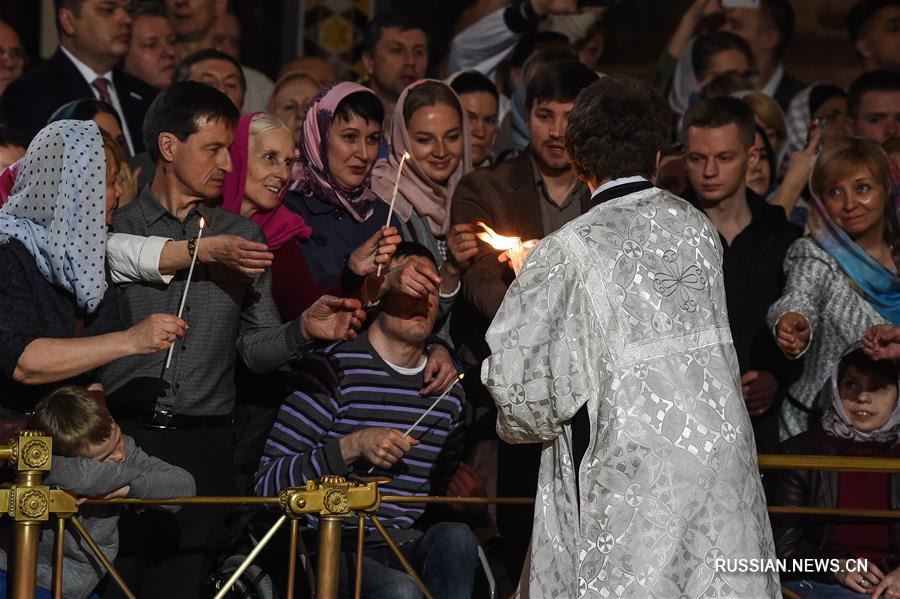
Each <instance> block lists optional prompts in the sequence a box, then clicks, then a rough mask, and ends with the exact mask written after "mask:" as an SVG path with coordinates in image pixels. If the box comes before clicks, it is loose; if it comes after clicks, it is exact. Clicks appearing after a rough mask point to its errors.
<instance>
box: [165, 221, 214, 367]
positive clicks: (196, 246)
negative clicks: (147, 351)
mask: <svg viewBox="0 0 900 599" xmlns="http://www.w3.org/2000/svg"><path fill="white" fill-rule="evenodd" d="M205 226H206V221H205V220H204V219H203V217H202V216H201V217H200V223H199V231H198V232H197V240H196V241H195V242H194V255H193V256H192V257H191V268H190V269H189V270H188V276H187V281H185V283H184V291H183V292H182V293H181V304H180V305H179V306H178V318H181V315H182V314H183V313H184V304H185V302H187V295H188V289H190V288H191V278H192V277H193V276H194V265H195V264H196V263H197V254H199V253H200V238H201V237H203V228H204V227H205ZM174 351H175V342H172V345H170V346H169V355H168V356H166V368H168V367H169V366H170V365H171V364H172V352H174Z"/></svg>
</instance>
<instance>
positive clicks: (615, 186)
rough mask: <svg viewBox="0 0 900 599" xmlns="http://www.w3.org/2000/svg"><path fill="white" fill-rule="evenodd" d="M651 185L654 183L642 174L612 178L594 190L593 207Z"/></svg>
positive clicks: (592, 196) (592, 195)
mask: <svg viewBox="0 0 900 599" xmlns="http://www.w3.org/2000/svg"><path fill="white" fill-rule="evenodd" d="M651 187H653V183H651V182H650V181H648V180H647V178H646V177H642V176H640V175H636V176H634V177H619V178H618V179H612V180H610V181H607V182H606V183H604V184H603V185H601V186H600V187H598V188H597V189H595V190H594V193H593V194H591V207H594V206H598V205H600V204H602V203H604V202H608V201H609V200H614V199H616V198H621V197H622V196H626V195H628V194H629V193H635V192H638V191H643V190H645V189H650V188H651Z"/></svg>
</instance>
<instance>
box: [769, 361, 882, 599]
mask: <svg viewBox="0 0 900 599" xmlns="http://www.w3.org/2000/svg"><path fill="white" fill-rule="evenodd" d="M830 374H831V376H830V377H829V378H828V381H827V383H826V384H825V386H824V387H823V388H822V391H821V393H820V394H819V401H818V404H819V406H820V410H821V418H820V421H819V425H820V426H816V427H811V428H810V430H808V431H806V432H804V433H801V434H799V435H797V436H795V437H792V438H791V439H789V440H787V441H785V442H784V445H783V447H784V450H785V452H786V453H788V454H795V455H828V456H869V457H897V456H898V455H900V404H898V401H897V388H898V378H897V366H896V364H895V363H894V362H892V361H891V360H879V361H875V360H873V359H872V358H870V357H869V356H868V355H866V353H865V352H864V351H863V349H862V348H861V347H860V345H859V344H854V345H853V346H851V347H850V348H848V349H847V350H846V351H845V352H844V354H843V356H842V357H841V359H840V360H838V361H837V363H836V364H835V365H834V367H833V369H832V372H831V373H830ZM775 480H776V483H777V484H776V485H775V487H774V493H775V497H774V498H773V503H774V504H775V505H788V506H804V507H809V506H811V507H815V508H840V509H847V510H853V509H881V510H896V509H900V474H889V473H884V472H837V471H822V470H785V471H783V472H779V473H778V475H777V476H776V479H775ZM772 525H773V529H774V533H775V545H776V548H777V552H778V557H779V558H784V559H788V560H790V559H795V558H813V559H817V558H821V559H835V560H836V561H837V563H838V564H839V565H840V568H839V569H838V571H837V572H828V573H825V572H822V573H818V574H816V573H805V574H804V575H803V576H799V577H797V576H793V577H792V576H788V578H790V580H783V581H782V583H783V584H784V585H785V587H787V588H788V589H789V590H791V591H793V592H795V593H797V594H798V595H800V596H801V597H844V598H847V599H850V598H855V597H859V598H860V599H863V598H868V597H883V598H886V599H896V598H897V597H900V530H898V528H897V526H896V525H894V524H892V523H891V522H886V521H878V520H873V519H871V518H857V519H851V518H842V519H841V520H838V521H836V522H828V521H826V520H824V519H821V518H811V517H809V516H804V515H794V514H790V515H787V514H786V515H784V516H781V517H779V518H777V519H773V521H772ZM857 560H858V561H857ZM860 563H865V566H866V567H865V568H859V567H857V566H858V565H859V564H860Z"/></svg>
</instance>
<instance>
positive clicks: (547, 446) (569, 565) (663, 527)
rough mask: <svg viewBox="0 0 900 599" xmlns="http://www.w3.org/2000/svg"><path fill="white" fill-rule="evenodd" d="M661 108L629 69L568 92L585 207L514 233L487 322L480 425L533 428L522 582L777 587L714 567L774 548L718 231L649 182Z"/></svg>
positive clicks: (567, 590) (748, 597)
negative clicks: (541, 230) (509, 272)
mask: <svg viewBox="0 0 900 599" xmlns="http://www.w3.org/2000/svg"><path fill="white" fill-rule="evenodd" d="M669 123H670V121H669V111H668V108H667V107H666V106H665V103H664V102H663V100H662V98H660V97H659V96H658V95H657V94H656V93H655V92H653V91H651V89H650V88H649V87H648V86H646V85H645V84H643V83H640V82H638V81H635V80H629V79H622V78H615V77H607V78H604V79H601V80H600V81H598V82H597V83H595V84H593V85H591V86H590V87H588V88H586V89H585V90H584V91H583V92H582V93H581V94H580V95H579V96H578V99H577V100H576V103H575V107H574V109H573V110H572V113H571V114H570V116H569V123H568V129H567V140H566V143H567V147H568V151H569V154H570V156H571V158H572V160H573V162H574V164H575V167H576V170H577V171H578V174H579V176H580V177H581V178H582V179H584V180H585V181H586V182H587V183H588V184H589V185H590V187H591V190H592V192H593V208H592V209H591V210H590V211H589V212H588V213H587V214H585V215H584V216H582V217H580V218H578V219H576V220H575V221H573V222H571V223H569V224H568V225H566V226H565V227H563V228H562V229H560V230H559V231H557V232H556V233H554V234H552V235H550V236H548V237H546V238H545V239H544V240H543V241H542V242H541V243H540V244H539V245H538V246H537V247H536V248H535V249H534V250H532V252H531V253H530V255H529V256H528V258H527V260H526V263H525V265H524V267H523V270H522V272H521V274H520V275H519V276H518V278H517V279H516V281H515V282H514V283H513V284H512V286H511V287H510V288H509V291H508V292H507V294H506V298H505V299H504V301H503V304H502V306H501V308H500V311H499V312H498V313H497V316H496V318H495V319H494V321H493V324H492V325H491V327H490V329H489V330H488V335H487V341H488V343H489V345H490V348H491V352H492V355H491V356H490V358H488V360H486V361H485V363H484V365H483V367H482V380H483V381H484V383H485V385H486V386H487V387H488V388H489V389H490V391H491V393H492V395H493V396H494V399H495V401H496V403H497V406H498V409H499V413H498V420H497V430H498V432H499V434H500V436H501V437H502V438H503V439H504V440H506V441H508V442H511V443H533V442H544V450H543V452H542V457H541V471H540V477H539V481H538V488H537V491H536V493H537V498H536V503H535V514H534V532H533V535H532V541H531V549H530V554H529V556H528V559H527V560H526V563H527V565H526V574H525V575H523V577H522V581H521V582H520V588H519V594H520V596H523V597H533V598H546V599H558V598H562V597H591V598H593V597H598V598H606V597H634V598H637V599H648V598H659V599H680V598H685V599H696V598H701V597H716V598H726V597H735V598H740V599H769V598H773V597H780V596H781V593H780V591H779V585H778V575H777V574H776V573H775V572H772V571H768V572H763V573H759V572H756V573H748V572H743V573H741V572H735V571H729V570H739V569H744V570H747V569H752V568H766V567H767V566H771V565H772V564H771V563H767V561H766V560H769V559H772V560H774V557H775V548H774V544H773V542H772V531H771V526H770V524H769V517H768V514H767V512H766V501H765V496H764V495H763V488H762V483H761V480H760V475H759V470H758V466H757V461H756V447H755V444H754V440H753V429H752V428H751V425H750V419H749V417H748V416H747V412H746V408H745V407H744V401H743V399H742V397H741V386H740V374H739V372H738V364H737V356H736V354H735V351H734V348H733V346H732V342H731V333H730V330H729V327H728V314H727V311H726V305H725V288H724V286H723V282H722V249H721V247H720V245H719V236H718V234H717V233H716V230H715V229H714V228H713V227H712V226H711V225H710V223H709V221H707V219H706V217H705V216H704V215H703V214H701V213H700V212H698V211H697V210H695V209H694V208H693V207H692V206H690V205H689V204H688V203H687V202H685V201H683V200H681V199H680V198H678V197H677V196H674V195H672V194H670V193H668V192H666V191H663V190H661V189H658V188H656V187H654V186H653V185H652V183H651V182H650V181H649V179H651V178H652V177H653V175H654V174H655V172H656V168H657V166H658V160H659V155H660V154H659V152H660V150H662V149H663V148H664V147H665V145H666V144H667V143H668V140H669V131H670V124H669ZM511 201H514V199H512V198H511ZM725 560H728V561H725ZM737 560H746V561H744V562H738V561H737ZM738 564H744V566H746V567H743V568H741V567H738Z"/></svg>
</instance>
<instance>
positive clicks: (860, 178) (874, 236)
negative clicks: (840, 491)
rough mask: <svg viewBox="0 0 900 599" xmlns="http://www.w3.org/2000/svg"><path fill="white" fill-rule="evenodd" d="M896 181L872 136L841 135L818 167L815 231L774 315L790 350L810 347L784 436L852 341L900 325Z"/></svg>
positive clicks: (797, 245)
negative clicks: (874, 330) (879, 327)
mask: <svg viewBox="0 0 900 599" xmlns="http://www.w3.org/2000/svg"><path fill="white" fill-rule="evenodd" d="M892 188H893V181H892V180H891V176H890V169H889V164H888V158H887V155H886V154H885V152H884V150H883V149H882V148H881V147H880V146H879V145H878V144H877V143H875V142H873V141H871V140H866V139H862V138H846V139H843V140H839V141H836V142H833V143H831V144H829V145H828V146H826V147H825V149H824V150H823V151H822V153H821V154H820V155H819V158H818V160H817V161H816V164H815V165H814V167H813V171H812V175H811V177H810V192H811V194H812V197H813V200H812V208H811V210H810V215H809V235H808V236H806V237H803V238H801V239H798V240H797V241H795V242H794V244H793V245H792V246H791V247H790V249H789V250H788V253H787V256H786V258H785V270H786V273H787V282H786V284H785V287H784V294H783V295H782V297H781V298H780V299H779V300H778V301H776V302H775V303H774V304H773V305H772V306H771V307H770V308H769V314H768V320H769V325H770V326H771V327H772V328H773V331H774V334H775V337H776V341H777V343H778V346H779V348H780V349H781V350H782V352H784V354H785V355H786V356H787V357H788V358H791V359H796V358H799V357H800V356H803V355H805V354H806V357H805V360H804V363H803V372H802V374H801V375H800V377H799V378H798V379H797V381H796V382H795V383H794V384H793V385H792V386H791V388H790V390H789V391H788V395H787V401H786V402H785V403H784V404H783V405H782V411H781V427H780V429H781V430H780V434H781V438H782V439H786V438H788V437H790V436H793V435H796V434H798V433H801V432H803V431H804V430H806V429H807V425H808V418H809V414H810V412H813V411H814V408H815V406H814V399H815V396H816V394H817V393H818V392H819V390H820V389H821V388H822V385H823V384H824V383H825V379H826V377H827V373H829V372H831V370H832V368H833V366H834V364H835V361H836V360H837V359H838V357H839V355H840V353H841V352H842V351H843V350H844V349H845V348H846V347H847V346H848V345H850V344H851V343H853V342H855V341H856V340H858V339H860V338H861V337H862V336H863V334H864V333H865V332H866V329H868V328H869V327H870V326H871V325H873V324H881V323H885V322H891V323H894V324H900V281H898V278H897V263H896V261H895V259H894V256H893V253H892V248H893V247H894V244H895V242H896V240H897V235H898V231H900V227H898V225H897V213H896V206H895V203H894V201H893V199H892V195H891V192H892Z"/></svg>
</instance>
